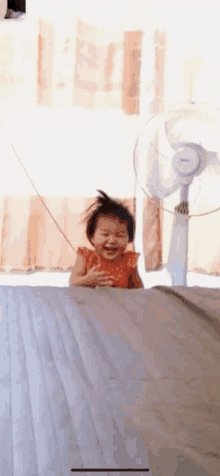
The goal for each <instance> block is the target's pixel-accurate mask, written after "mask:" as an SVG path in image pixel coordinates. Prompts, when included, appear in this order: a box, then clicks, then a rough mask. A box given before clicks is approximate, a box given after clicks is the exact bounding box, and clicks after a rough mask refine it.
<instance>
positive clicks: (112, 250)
mask: <svg viewBox="0 0 220 476" xmlns="http://www.w3.org/2000/svg"><path fill="white" fill-rule="evenodd" d="M104 250H105V251H106V252H107V253H116V252H117V251H118V248H110V247H107V246H105V247H104Z"/></svg>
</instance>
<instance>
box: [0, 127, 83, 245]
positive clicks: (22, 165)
mask: <svg viewBox="0 0 220 476" xmlns="http://www.w3.org/2000/svg"><path fill="white" fill-rule="evenodd" d="M0 124H1V126H2V128H3V129H4V131H5V134H6V136H7V138H8V141H9V143H10V146H11V147H12V149H13V151H14V153H15V155H16V157H17V159H18V161H19V163H20V165H21V167H22V169H23V170H24V172H25V174H26V176H27V178H28V180H29V182H30V183H31V185H32V187H33V189H34V190H35V192H36V194H37V196H38V197H39V198H40V200H41V202H42V203H43V205H44V207H45V208H46V210H47V212H48V213H49V215H50V217H51V218H52V220H53V221H54V223H55V225H56V226H57V228H58V230H59V231H60V233H62V235H63V236H64V238H65V240H66V241H67V243H68V244H69V246H70V247H71V248H72V250H73V251H74V253H76V250H75V249H74V248H73V245H72V243H71V242H70V240H69V239H68V238H67V236H66V235H65V233H64V231H63V230H62V228H60V226H59V225H58V223H57V221H56V219H55V218H54V216H53V215H52V213H51V211H50V210H49V208H48V206H47V205H46V203H45V201H44V199H43V198H42V197H41V195H40V194H39V192H38V190H37V188H36V187H35V185H34V183H33V181H32V179H31V177H30V175H29V174H28V172H27V170H26V168H25V166H24V164H23V162H22V161H21V159H20V157H19V155H18V153H17V151H16V149H15V147H14V145H13V143H12V142H11V140H10V138H9V137H8V134H7V131H6V129H5V127H4V125H3V124H2V122H1V121H0Z"/></svg>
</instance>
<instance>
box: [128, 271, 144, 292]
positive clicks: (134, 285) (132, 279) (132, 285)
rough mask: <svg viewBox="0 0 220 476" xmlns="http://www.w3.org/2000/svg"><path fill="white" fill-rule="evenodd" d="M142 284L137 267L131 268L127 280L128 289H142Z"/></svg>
mask: <svg viewBox="0 0 220 476" xmlns="http://www.w3.org/2000/svg"><path fill="white" fill-rule="evenodd" d="M143 287H144V286H143V283H142V281H141V278H140V276H139V273H138V269H137V267H135V268H133V269H132V271H131V274H130V276H129V280H128V289H138V288H143Z"/></svg>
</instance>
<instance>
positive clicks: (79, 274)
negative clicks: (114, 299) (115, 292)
mask: <svg viewBox="0 0 220 476" xmlns="http://www.w3.org/2000/svg"><path fill="white" fill-rule="evenodd" d="M69 285H70V286H88V287H91V288H95V287H96V286H111V285H112V280H111V278H110V277H109V276H106V273H105V271H99V269H98V267H97V266H94V267H93V268H91V269H90V270H89V271H88V272H87V270H86V260H85V257H84V256H82V255H80V254H78V255H77V258H76V263H75V267H74V269H73V271H72V274H71V276H70V280H69Z"/></svg>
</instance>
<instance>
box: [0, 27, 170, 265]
mask: <svg viewBox="0 0 220 476" xmlns="http://www.w3.org/2000/svg"><path fill="white" fill-rule="evenodd" d="M73 31H75V33H74V35H75V37H74V38H73V36H74V35H72V37H70V36H69V35H68V34H66V36H65V35H64V37H63V38H62V41H61V40H60V39H59V40H57V37H56V34H55V33H56V32H55V26H54V25H53V23H52V22H49V21H47V20H45V19H44V20H43V19H41V20H40V26H39V32H38V46H37V48H38V55H37V56H38V62H37V77H36V84H37V102H38V104H39V105H41V106H46V107H48V106H49V107H52V108H53V107H54V106H56V105H57V104H58V103H59V105H61V106H62V105H63V106H65V105H66V103H65V101H67V102H68V101H69V100H70V102H71V105H72V106H74V107H81V108H89V109H95V108H97V107H98V108H100V107H101V108H116V109H117V108H118V109H121V110H123V111H124V113H125V114H126V115H136V116H137V115H138V114H139V100H140V70H141V51H142V37H143V33H142V32H141V31H128V32H124V34H123V35H122V36H121V37H118V38H117V39H116V40H115V41H112V39H109V41H104V37H103V44H102V43H100V35H99V41H97V38H98V34H97V32H98V30H97V31H96V28H95V26H94V25H89V24H88V23H85V22H83V21H80V20H77V21H76V25H75V30H74V26H73ZM57 41H58V42H60V43H59V44H58V43H57ZM158 41H160V40H158ZM58 47H59V48H58ZM155 48H156V49H155V61H156V74H157V75H158V74H159V76H158V79H157V81H156V86H155V98H156V102H157V100H158V97H159V96H161V95H162V92H161V91H160V90H159V89H158V88H159V84H160V81H161V76H160V75H162V76H163V68H164V65H163V61H164V60H163V55H162V56H161V52H159V56H158V44H156V47H155ZM58 49H59V55H60V56H59V58H58V56H56V55H58ZM25 54H26V56H27V55H28V54H30V51H29V53H28V49H27V50H26V53H25ZM9 56H10V55H9ZM55 56H56V61H58V59H59V61H58V63H59V64H60V71H61V73H62V74H60V75H59V74H58V73H59V68H57V66H56V68H55V66H54V65H55V63H54V57H55ZM57 58H58V59H57ZM26 59H27V58H26ZM58 63H56V65H57V64H58ZM24 81H25V78H24ZM65 93H66V96H65ZM60 98H61V99H60ZM65 98H66V99H65ZM59 101H60V102H59ZM62 101H63V102H62ZM68 104H69V103H68ZM154 108H156V109H157V106H156V105H155V106H154ZM44 199H45V202H46V204H47V206H48V208H49V209H50V210H51V212H52V214H53V215H54V217H55V219H56V220H57V222H58V224H59V226H60V227H61V229H62V230H63V232H64V233H65V234H66V236H67V237H68V239H69V241H70V242H71V243H72V245H73V247H74V249H77V247H78V246H83V245H84V246H90V244H89V243H88V242H87V240H86V237H85V227H84V226H83V225H82V224H80V220H81V218H82V213H83V212H84V211H85V209H86V208H87V207H88V206H89V204H90V203H91V199H87V198H86V197H85V198H82V199H77V198H73V197H63V198H60V197H56V196H49V197H48V196H47V197H44ZM128 203H129V207H130V208H131V210H133V211H135V210H134V207H135V205H134V204H135V200H134V198H132V197H130V198H129V199H128ZM149 217H150V218H149ZM149 219H150V220H152V219H153V221H154V225H153V227H152V228H151V230H150V233H149ZM160 229H161V216H160V213H159V211H158V207H156V208H155V207H152V204H151V203H147V207H146V217H145V231H144V242H145V249H146V264H147V267H148V268H149V267H150V268H151V269H155V267H157V266H159V265H160V262H161V251H160V250H161V233H160ZM0 256H1V261H0V269H1V272H10V271H13V270H14V271H15V270H19V271H28V270H33V269H39V270H43V269H45V270H49V269H54V270H55V269H57V270H69V269H71V267H72V266H74V261H75V256H76V255H75V253H74V251H73V250H72V249H71V247H70V246H69V244H68V243H67V242H66V240H65V239H64V237H63V236H62V234H61V233H60V231H59V230H58V229H57V227H56V225H55V224H54V222H53V220H52V219H51V217H50V216H49V215H48V213H47V211H46V209H45V208H44V206H43V205H42V203H41V201H40V200H39V198H38V197H37V196H36V197H35V196H26V197H13V196H9V197H2V198H1V217H0Z"/></svg>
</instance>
